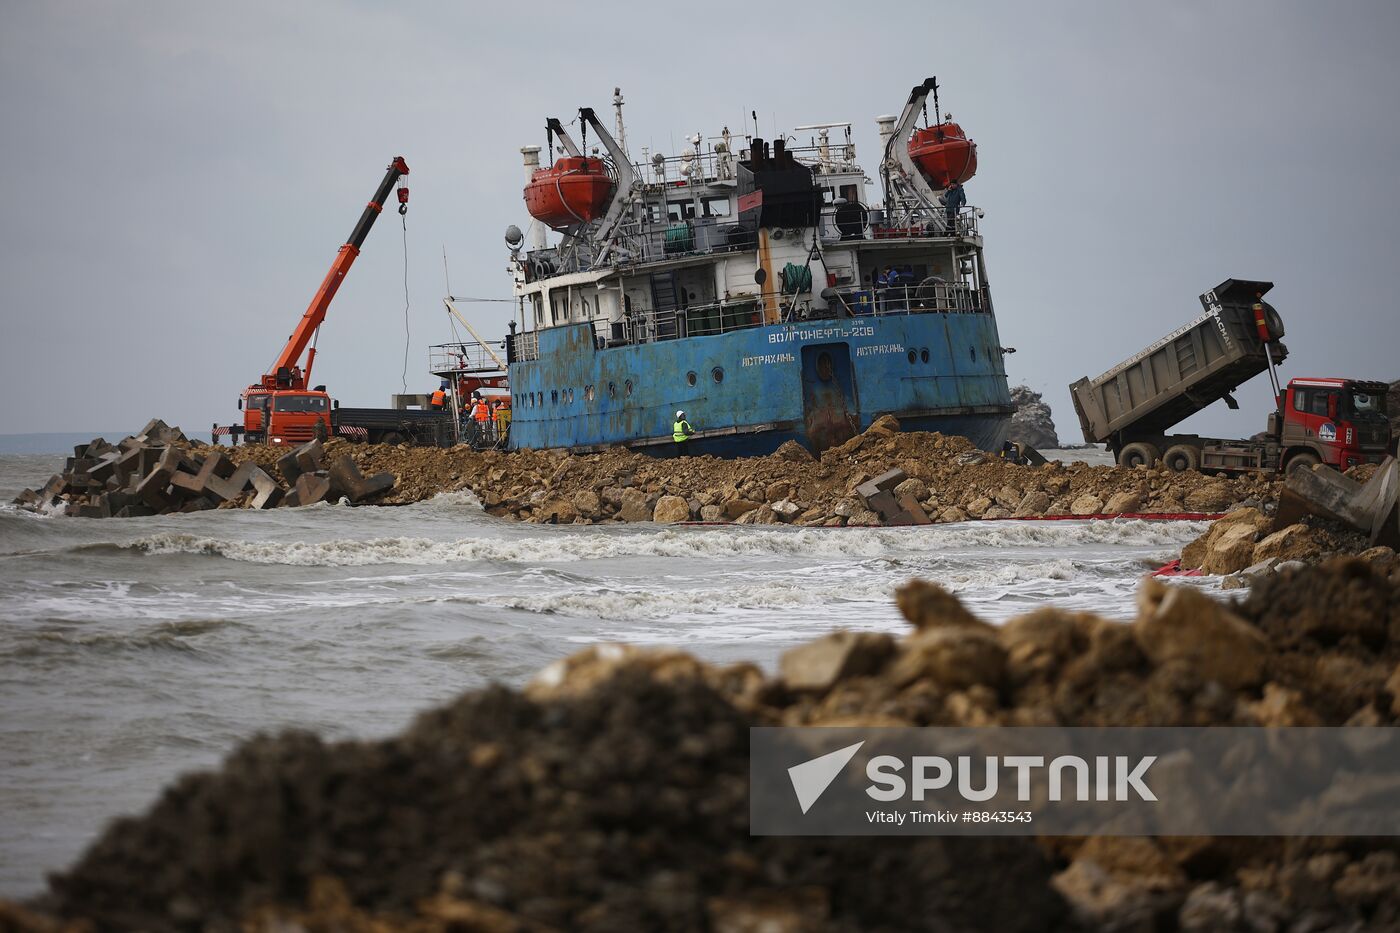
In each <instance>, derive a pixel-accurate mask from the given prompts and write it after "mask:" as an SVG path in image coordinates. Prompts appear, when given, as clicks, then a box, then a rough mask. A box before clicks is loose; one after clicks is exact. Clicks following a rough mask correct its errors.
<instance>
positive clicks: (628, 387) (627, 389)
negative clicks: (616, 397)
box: [622, 379, 632, 396]
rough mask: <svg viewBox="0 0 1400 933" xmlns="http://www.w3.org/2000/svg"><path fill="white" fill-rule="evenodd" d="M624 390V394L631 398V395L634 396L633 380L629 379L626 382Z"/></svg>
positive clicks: (623, 385) (623, 386)
mask: <svg viewBox="0 0 1400 933" xmlns="http://www.w3.org/2000/svg"><path fill="white" fill-rule="evenodd" d="M622 390H623V392H625V393H626V394H627V395H628V396H630V395H631V394H632V380H631V379H628V380H627V381H626V382H624V383H623V384H622Z"/></svg>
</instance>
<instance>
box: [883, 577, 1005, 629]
mask: <svg viewBox="0 0 1400 933" xmlns="http://www.w3.org/2000/svg"><path fill="white" fill-rule="evenodd" d="M894 601H895V605H896V606H898V607H899V611H900V614H902V615H903V616H904V618H905V619H906V620H907V621H908V622H909V624H910V625H912V626H914V628H915V629H916V630H919V631H922V630H924V629H936V628H974V629H978V630H979V631H987V632H990V631H991V630H992V627H991V626H989V625H988V624H987V623H986V622H983V621H982V620H981V619H979V618H977V617H976V616H975V615H973V614H972V613H971V612H969V611H968V609H967V607H966V606H964V605H963V604H962V601H961V600H960V599H958V598H957V597H956V596H954V595H953V594H952V593H950V592H948V591H947V590H945V589H944V588H943V587H941V586H939V585H938V584H937V583H931V582H929V581H928V580H910V581H909V582H908V583H906V584H905V585H904V586H901V587H900V588H899V589H898V590H896V591H895V594H894Z"/></svg>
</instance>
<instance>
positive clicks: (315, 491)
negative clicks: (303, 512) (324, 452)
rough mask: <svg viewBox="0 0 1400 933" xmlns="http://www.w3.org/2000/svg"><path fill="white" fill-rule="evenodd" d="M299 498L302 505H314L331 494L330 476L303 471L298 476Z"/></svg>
mask: <svg viewBox="0 0 1400 933" xmlns="http://www.w3.org/2000/svg"><path fill="white" fill-rule="evenodd" d="M296 494H297V500H298V501H299V502H300V504H302V505H314V504H315V503H317V502H320V501H322V500H323V499H325V498H326V496H328V495H330V494H331V481H330V478H329V477H326V476H322V475H320V474H319V473H303V474H301V476H299V477H297V486H296Z"/></svg>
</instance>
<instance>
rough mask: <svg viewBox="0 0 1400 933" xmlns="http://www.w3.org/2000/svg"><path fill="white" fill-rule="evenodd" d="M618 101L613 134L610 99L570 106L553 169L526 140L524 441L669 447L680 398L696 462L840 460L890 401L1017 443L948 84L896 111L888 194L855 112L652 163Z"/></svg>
mask: <svg viewBox="0 0 1400 933" xmlns="http://www.w3.org/2000/svg"><path fill="white" fill-rule="evenodd" d="M930 95H932V97H933V111H934V119H933V121H932V122H930V121H929V116H928V106H927V105H928V99H929V97H930ZM613 107H614V119H613V121H612V124H613V125H612V127H611V128H609V127H608V126H606V125H605V124H604V122H603V121H602V120H600V119H599V117H598V115H597V114H596V113H595V112H594V111H593V110H592V109H590V108H584V109H581V110H580V111H579V113H578V119H577V120H576V121H572V122H571V123H570V125H569V126H565V124H564V123H563V122H562V121H560V120H558V119H549V120H548V121H547V122H546V134H547V140H546V141H547V146H546V147H545V148H544V151H543V154H544V158H545V161H544V162H542V161H541V154H542V149H541V147H539V146H527V147H524V148H523V149H521V153H522V154H523V156H524V160H525V170H526V187H525V191H524V198H525V203H526V207H527V210H528V212H529V214H530V215H531V217H532V218H533V219H534V222H533V224H532V225H531V226H530V237H529V242H528V243H527V242H526V235H525V234H524V233H522V232H521V231H520V229H519V228H518V227H516V226H511V227H510V228H509V229H508V230H507V232H506V243H507V246H508V247H509V249H510V269H511V274H512V276H513V287H514V296H515V301H516V304H517V307H516V316H515V320H514V321H513V322H512V323H511V326H510V331H511V332H510V334H509V336H508V337H507V339H506V340H505V342H504V347H505V360H504V361H503V363H504V365H503V367H502V368H503V369H505V370H506V371H507V372H508V376H509V380H508V381H509V394H510V402H511V408H512V410H513V423H512V425H511V428H510V436H509V446H510V447H512V448H533V449H547V448H570V449H572V450H576V451H588V450H595V449H601V448H604V447H608V446H613V445H623V446H627V447H631V448H636V449H638V450H641V451H647V452H652V453H655V454H657V455H660V456H667V455H671V454H673V453H676V452H677V451H678V445H676V444H675V443H674V442H673V438H672V428H673V424H674V422H675V420H676V415H677V412H678V411H684V412H685V418H686V421H687V422H688V423H689V424H690V425H691V426H692V428H693V429H694V431H695V433H694V435H693V436H692V437H691V438H690V439H689V440H688V441H687V442H686V444H685V446H684V450H685V452H686V453H689V454H696V455H698V454H716V455H720V456H739V455H752V454H762V453H767V452H770V451H772V450H774V449H775V448H777V447H778V446H779V445H780V444H782V443H783V442H785V441H788V440H795V441H797V442H798V443H800V444H802V445H803V446H805V447H807V448H808V449H810V450H812V451H813V452H820V451H821V450H824V449H826V448H828V447H831V446H834V445H837V444H840V443H841V442H843V441H845V440H847V439H848V438H850V437H852V436H853V435H855V434H857V433H859V432H860V431H862V430H864V429H865V428H866V427H868V426H869V425H870V423H871V422H872V421H874V420H875V419H876V418H878V417H880V416H882V415H885V414H892V415H894V416H895V417H896V418H898V420H899V422H900V424H901V426H902V427H903V429H904V430H919V431H941V432H943V433H945V434H958V435H962V436H964V437H967V438H969V439H971V440H972V441H973V442H974V443H976V444H977V445H978V446H980V447H982V448H984V449H998V448H999V447H1000V446H1001V444H1002V442H1003V441H1004V439H1005V436H1006V429H1007V424H1008V420H1009V418H1010V415H1011V413H1012V410H1013V406H1012V404H1011V399H1010V393H1009V391H1008V387H1007V381H1006V372H1005V368H1004V364H1003V354H1004V353H1005V352H1006V349H1005V348H1003V347H1002V346H1001V340H1000V337H999V335H998V332H997V322H996V315H995V313H994V310H993V304H992V297H991V291H990V288H989V285H988V280H987V268H986V263H985V260H984V258H983V241H982V235H981V231H980V228H979V222H980V220H981V218H982V211H981V210H979V209H977V208H975V207H972V206H969V205H966V204H962V203H960V201H962V200H965V199H962V198H959V197H957V196H956V194H954V195H949V189H950V186H957V185H960V184H961V183H963V182H966V181H968V180H969V179H970V178H972V176H973V174H974V173H975V172H976V169H977V159H976V144H975V143H974V142H972V140H970V139H969V138H968V136H967V134H966V133H965V132H964V131H963V129H962V127H961V126H960V125H958V124H957V123H955V122H953V119H952V117H951V116H949V115H946V114H943V113H942V112H941V110H940V106H939V102H938V86H937V82H936V81H935V80H934V79H929V80H927V81H925V82H923V83H922V84H920V85H918V86H916V87H915V88H914V89H913V90H912V91H911V92H910V94H909V97H908V99H907V100H906V102H905V105H904V108H903V110H902V112H901V113H900V114H899V115H898V116H881V117H877V118H876V122H877V124H878V126H879V132H880V140H881V146H882V148H883V151H882V153H881V155H880V160H879V166H878V171H877V175H878V176H879V182H880V186H881V189H882V191H881V192H880V194H881V199H880V200H879V201H878V202H876V201H875V199H874V197H873V196H872V192H871V191H870V190H869V187H868V186H871V185H873V184H875V182H874V181H873V180H872V179H870V178H869V177H868V176H867V173H866V171H865V169H864V168H862V167H861V165H860V164H859V163H858V162H857V161H856V152H855V145H854V143H853V142H852V135H851V124H850V123H848V122H847V123H818V124H809V125H805V126H798V127H794V128H793V130H792V131H791V133H790V134H785V135H782V136H780V137H778V138H773V139H766V138H762V137H760V136H758V135H757V134H756V122H757V121H756V119H755V127H753V128H750V127H747V126H746V127H745V129H746V130H748V129H755V132H742V133H739V134H735V133H732V132H731V131H730V129H729V128H728V127H724V128H723V129H722V130H721V131H720V132H719V133H718V134H717V135H715V136H711V137H708V138H707V137H705V136H702V135H701V134H700V133H695V134H694V135H691V136H688V137H687V138H686V139H685V144H684V146H683V147H682V149H681V151H679V152H674V153H663V152H649V151H647V150H645V149H643V150H642V151H641V158H640V159H634V158H633V156H632V154H631V152H630V151H629V149H628V147H627V141H626V128H625V125H624V122H623V115H622V108H623V99H622V95H621V93H620V91H615V93H614V97H613ZM920 116H922V118H923V124H924V125H923V126H920V125H919V122H920V120H919V118H920ZM575 134H577V137H578V138H577V139H575V138H574V137H575ZM797 134H806V138H805V141H803V140H800V139H799V136H798V135H797ZM957 191H958V193H960V189H957ZM551 240H552V241H553V242H551ZM471 355H472V354H471V353H470V352H462V353H457V354H453V353H447V352H440V353H439V354H438V358H439V359H441V360H448V359H452V358H458V359H461V358H465V357H470V356H471ZM501 362H502V361H499V360H496V361H494V362H492V363H490V364H489V365H490V366H493V367H494V366H497V365H498V364H500V363H501ZM469 368H471V367H469ZM434 370H435V372H437V374H438V375H440V376H442V377H443V379H444V380H461V379H462V378H463V377H464V376H470V375H472V373H468V372H467V371H466V370H464V369H463V368H461V367H454V366H451V365H448V364H446V363H444V364H442V365H440V366H435V367H434ZM454 384H455V383H454Z"/></svg>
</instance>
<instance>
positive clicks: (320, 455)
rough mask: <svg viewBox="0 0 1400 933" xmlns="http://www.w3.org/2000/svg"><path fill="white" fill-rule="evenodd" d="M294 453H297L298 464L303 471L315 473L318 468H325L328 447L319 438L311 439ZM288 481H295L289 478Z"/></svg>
mask: <svg viewBox="0 0 1400 933" xmlns="http://www.w3.org/2000/svg"><path fill="white" fill-rule="evenodd" d="M293 453H294V454H295V455H296V461H297V466H298V467H299V468H300V472H302V473H315V472H316V471H317V470H322V469H325V466H326V449H325V448H324V447H323V446H321V442H320V441H319V440H313V441H309V442H307V443H305V444H302V445H301V446H300V447H298V448H297V449H296V450H295V451H293ZM288 482H295V481H294V480H288Z"/></svg>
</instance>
